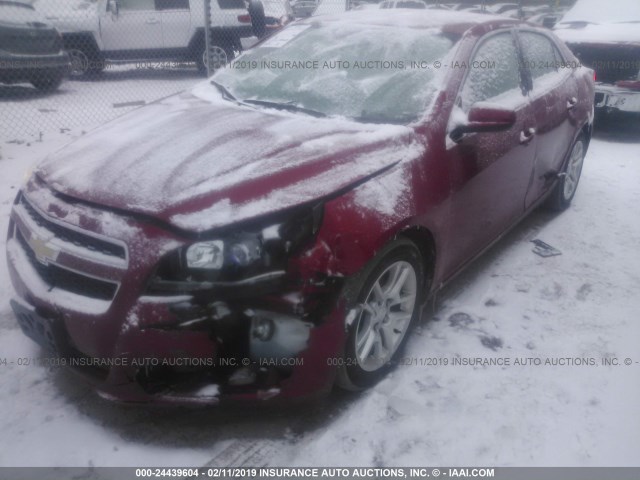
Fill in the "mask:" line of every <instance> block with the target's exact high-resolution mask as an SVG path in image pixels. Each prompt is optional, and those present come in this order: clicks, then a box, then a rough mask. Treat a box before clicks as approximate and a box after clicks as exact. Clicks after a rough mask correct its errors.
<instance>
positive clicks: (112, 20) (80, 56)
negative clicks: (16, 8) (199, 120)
mask: <svg viewBox="0 0 640 480" xmlns="http://www.w3.org/2000/svg"><path fill="white" fill-rule="evenodd" d="M68 1H72V2H75V3H65V2H68ZM210 3H211V25H212V29H211V37H210V38H211V43H210V45H211V48H210V55H211V60H212V61H214V62H216V61H221V60H227V59H229V60H230V59H232V58H233V57H234V56H235V54H236V52H240V51H241V50H242V44H241V42H240V40H241V39H242V38H246V37H252V36H256V37H262V36H264V35H265V33H266V32H267V31H268V30H269V29H273V28H278V27H280V26H281V25H282V24H283V23H286V20H285V19H286V18H288V16H289V12H288V11H287V10H288V9H287V8H286V6H285V5H286V4H285V2H284V1H283V2H282V3H281V8H279V7H280V6H279V5H277V4H276V5H274V4H273V3H270V4H269V6H270V8H269V10H270V11H269V12H268V15H265V8H264V6H263V4H262V2H260V1H259V0H251V2H249V3H245V0H211V2H210ZM64 5H66V7H64V8H62V6H64ZM287 5H288V4H287ZM274 6H275V7H276V8H274ZM36 8H37V9H38V10H40V11H41V12H42V13H44V14H45V16H46V17H47V19H48V20H49V21H50V22H52V23H54V24H55V25H56V27H57V28H58V29H59V30H60V32H61V33H62V35H63V39H64V45H65V49H66V50H67V51H68V52H69V55H70V57H71V62H72V72H71V74H72V75H76V76H79V75H85V74H90V73H98V72H100V71H102V70H103V69H104V67H105V61H107V60H120V61H148V60H154V61H157V60H171V61H195V62H196V64H197V65H198V68H199V69H200V70H203V71H204V70H206V63H207V58H206V52H205V33H204V30H205V29H204V25H205V22H204V19H205V15H204V8H205V6H204V0H97V1H84V0H63V1H62V2H61V1H59V0H38V2H37V3H36Z"/></svg>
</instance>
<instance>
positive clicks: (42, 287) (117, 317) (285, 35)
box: [6, 9, 593, 404]
mask: <svg viewBox="0 0 640 480" xmlns="http://www.w3.org/2000/svg"><path fill="white" fill-rule="evenodd" d="M517 37H519V38H520V42H516V38H517ZM402 59H404V62H405V63H399V62H400V60H402ZM413 61H415V62H417V63H416V64H412V63H411V62H413ZM286 62H289V63H288V64H287V63H286ZM314 62H315V63H314ZM338 62H339V63H338ZM356 62H361V63H360V64H358V65H357V66H356ZM394 62H396V63H394ZM423 62H427V63H429V65H431V68H427V66H426V65H425V64H424V63H423ZM437 62H440V63H441V64H442V63H443V62H446V66H447V68H440V69H437V68H435V65H437ZM574 63H577V62H576V60H575V58H574V56H573V54H572V53H571V52H570V51H569V50H568V49H567V48H566V46H565V45H564V44H563V43H562V42H561V41H559V40H558V39H557V38H556V37H555V36H554V35H553V34H552V33H551V32H549V31H548V30H543V29H539V28H535V27H532V26H529V25H526V24H523V23H519V22H516V21H513V20H510V19H507V18H503V17H492V16H488V15H472V14H468V13H461V12H453V11H449V12H447V11H436V10H429V11H424V12H415V11H409V10H402V9H396V10H390V11H385V12H382V11H381V10H370V11H357V12H347V13H343V14H340V15H334V16H324V17H314V18H310V19H307V20H300V21H298V22H297V23H295V24H291V25H290V26H288V27H287V28H285V29H284V30H283V31H282V32H280V33H279V34H276V35H274V36H273V37H271V38H269V39H268V40H266V41H264V42H262V43H260V44H259V45H257V46H256V47H255V48H253V49H251V50H249V51H247V52H246V53H245V54H244V55H242V56H241V57H239V58H238V59H237V62H236V63H235V65H234V66H233V68H226V69H223V70H221V71H219V72H218V73H217V74H216V75H214V76H213V77H212V79H211V80H210V81H206V82H204V83H202V84H201V85H199V86H198V87H196V88H195V89H194V90H193V91H192V92H191V93H185V94H179V95H175V96H173V97H170V98H166V99H163V100H161V101H158V102H155V103H154V104H151V105H148V106H146V107H144V108H141V109H139V110H136V111H134V112H130V113H128V114H126V115H124V116H122V117H120V118H119V119H117V120H115V121H112V122H110V123H109V124H107V125H104V126H101V127H100V128H99V129H96V130H95V131H93V132H92V133H89V134H87V135H85V136H83V137H82V138H81V139H79V140H77V141H76V142H75V143H73V144H70V145H68V146H67V147H65V148H63V149H62V150H60V151H58V152H56V153H54V154H52V155H51V156H50V157H49V158H48V159H47V160H46V161H45V162H44V163H42V164H41V165H39V167H38V168H37V169H36V171H35V173H34V174H33V175H32V176H31V178H30V179H29V180H28V182H27V183H26V185H25V186H24V187H23V188H22V189H21V191H20V193H19V194H18V196H17V198H16V200H15V204H14V206H13V209H12V212H11V218H10V224H9V233H8V239H7V247H6V248H7V259H8V266H9V271H10V275H11V280H12V283H13V285H14V287H15V290H16V296H15V298H14V300H12V302H11V303H12V307H13V310H14V311H15V314H16V317H17V319H18V322H19V324H20V326H21V327H22V329H23V330H24V333H25V334H27V335H28V336H30V337H31V338H33V339H34V340H36V341H37V342H39V343H40V344H41V345H44V346H45V347H46V348H48V349H50V350H52V351H54V352H57V354H58V355H61V356H62V357H63V358H65V359H67V360H66V364H67V365H70V366H71V367H72V368H73V369H74V370H76V371H78V372H79V373H81V374H83V375H84V376H85V377H86V378H88V379H90V380H91V381H92V382H94V383H95V384H96V387H97V389H98V391H99V392H100V393H101V395H103V396H104V397H105V398H109V399H113V400H121V401H129V402H157V403H186V404H189V403H192V404H193V403H203V404H216V403H219V402H223V401H229V402H231V401H256V400H267V399H271V400H273V401H277V400H283V401H284V400H293V399H298V400H299V399H304V398H308V397H310V396H313V395H318V394H321V393H325V392H327V391H328V390H329V389H331V388H332V386H333V384H334V383H335V382H337V383H338V385H340V386H342V387H344V388H348V389H362V388H366V387H367V386H369V385H371V384H373V383H374V382H376V381H377V380H378V379H380V378H381V376H383V375H385V374H386V373H387V372H388V371H389V369H390V368H392V366H393V364H394V361H395V360H396V359H397V358H398V355H399V354H400V352H401V350H402V345H403V344H404V342H405V340H406V338H407V335H406V334H407V332H408V331H409V330H410V327H411V325H412V324H413V323H414V322H415V321H416V320H417V319H418V317H420V315H421V309H422V306H423V305H424V304H425V302H426V301H427V299H428V298H429V297H430V296H431V295H433V294H434V293H435V292H436V291H438V290H439V289H440V288H442V286H443V285H444V284H446V283H447V282H448V281H449V280H451V279H452V278H453V277H454V276H455V274H456V273H458V272H460V271H461V270H462V269H463V268H464V267H465V266H466V265H467V264H469V262H470V261H471V260H472V259H474V258H476V257H477V256H478V255H480V254H481V253H482V252H483V251H485V250H486V249H487V248H489V246H491V245H492V244H494V243H495V242H496V241H497V240H498V239H499V238H500V237H501V236H502V235H504V233H505V232H506V231H507V230H508V229H509V228H511V227H513V226H514V225H515V224H516V223H517V222H518V221H519V220H520V219H522V218H523V217H524V216H525V215H526V214H528V213H529V212H531V211H532V210H533V209H535V208H536V207H537V206H538V205H541V204H542V203H543V202H547V203H548V204H549V205H550V206H551V207H553V208H555V209H558V210H561V209H564V208H567V207H568V206H569V204H570V203H571V201H572V199H573V197H574V194H575V192H576V188H577V184H578V180H579V178H580V172H581V168H582V163H583V159H584V155H585V152H586V150H587V147H588V145H589V140H590V137H591V125H592V109H593V75H592V72H591V71H589V70H588V69H586V68H584V67H580V66H575V67H572V68H560V66H559V65H561V64H562V65H564V64H574ZM159 132H161V134H159Z"/></svg>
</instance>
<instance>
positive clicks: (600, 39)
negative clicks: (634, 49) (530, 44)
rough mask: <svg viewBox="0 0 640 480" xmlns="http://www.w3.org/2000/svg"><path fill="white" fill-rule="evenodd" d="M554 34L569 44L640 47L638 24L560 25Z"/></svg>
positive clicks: (639, 28) (639, 27)
mask: <svg viewBox="0 0 640 480" xmlns="http://www.w3.org/2000/svg"><path fill="white" fill-rule="evenodd" d="M554 33H555V34H556V35H557V36H558V37H560V38H561V39H562V40H564V42H566V43H568V44H578V43H583V44H599V45H609V44H620V43H622V44H635V45H640V26H639V25H638V24H637V23H603V24H595V23H587V24H584V23H583V24H567V23H560V24H558V25H557V26H556V27H555V30H554Z"/></svg>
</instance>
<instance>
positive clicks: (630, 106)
mask: <svg viewBox="0 0 640 480" xmlns="http://www.w3.org/2000/svg"><path fill="white" fill-rule="evenodd" d="M595 92H596V96H595V108H596V110H607V111H618V112H630V113H640V91H638V90H631V89H628V88H622V87H618V86H615V85H610V84H606V83H597V84H596V88H595Z"/></svg>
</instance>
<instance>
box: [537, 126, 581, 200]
mask: <svg viewBox="0 0 640 480" xmlns="http://www.w3.org/2000/svg"><path fill="white" fill-rule="evenodd" d="M586 153H587V139H586V138H585V136H584V135H580V136H579V137H578V138H577V140H576V141H575V142H574V144H573V146H572V147H571V151H570V152H569V158H568V159H567V162H566V165H565V167H564V171H563V172H562V176H561V177H560V179H559V180H558V181H557V182H556V185H555V186H554V187H553V191H552V192H551V194H550V195H549V198H548V199H547V201H546V204H545V206H546V207H547V209H549V210H552V211H554V212H561V211H563V210H566V209H567V208H569V205H571V201H572V200H573V197H574V196H575V194H576V190H577V189H578V183H579V181H580V175H581V174H582V166H583V164H584V157H585V155H586ZM576 162H577V163H576Z"/></svg>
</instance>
